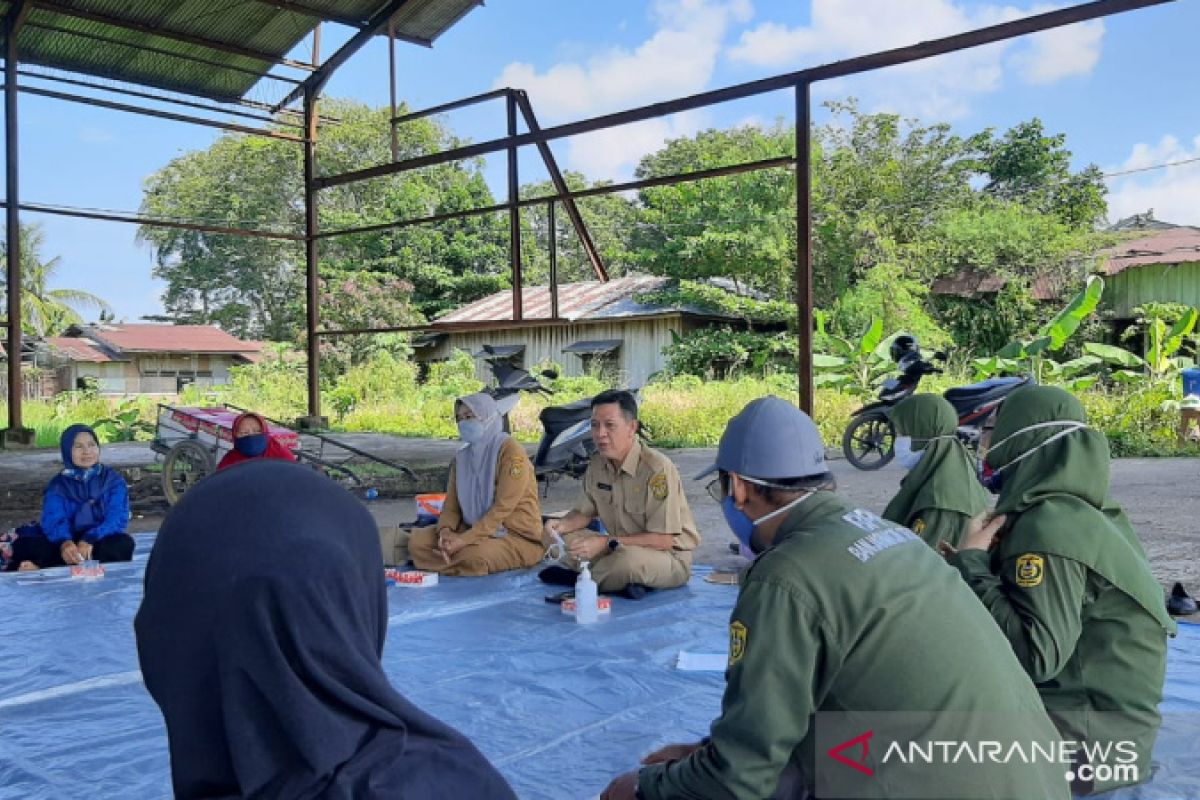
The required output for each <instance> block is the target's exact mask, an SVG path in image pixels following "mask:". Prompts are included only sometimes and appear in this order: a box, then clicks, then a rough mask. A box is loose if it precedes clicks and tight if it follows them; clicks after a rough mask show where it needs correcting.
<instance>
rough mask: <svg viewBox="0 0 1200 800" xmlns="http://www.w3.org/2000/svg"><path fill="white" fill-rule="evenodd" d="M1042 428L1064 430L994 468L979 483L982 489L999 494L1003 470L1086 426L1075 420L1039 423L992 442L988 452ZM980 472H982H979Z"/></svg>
mask: <svg viewBox="0 0 1200 800" xmlns="http://www.w3.org/2000/svg"><path fill="white" fill-rule="evenodd" d="M1042 428H1066V430H1063V431H1059V432H1058V433H1056V434H1054V435H1053V436H1051V437H1050V438H1049V439H1047V440H1046V441H1044V442H1042V443H1041V444H1038V445H1035V446H1034V447H1031V448H1029V449H1028V450H1026V451H1025V452H1024V453H1021V455H1019V456H1017V457H1016V458H1014V459H1013V460H1012V461H1009V462H1008V463H1007V464H1003V465H1001V466H999V467H996V468H995V469H994V470H993V471H992V474H991V475H989V476H988V477H987V478H984V479H983V480H982V481H981V482H982V483H983V487H984V488H985V489H987V490H988V491H989V492H991V493H992V494H1000V491H1001V488H1002V487H1003V486H1004V470H1006V469H1009V468H1010V467H1012V466H1013V465H1015V464H1017V463H1019V462H1021V461H1024V460H1025V459H1027V458H1029V457H1030V456H1031V455H1033V454H1034V453H1036V452H1037V451H1038V450H1041V449H1042V448H1043V447H1045V446H1046V445H1048V444H1050V443H1051V442H1053V441H1055V440H1057V439H1061V438H1062V437H1064V436H1067V435H1069V434H1072V433H1075V432H1076V431H1082V430H1086V429H1087V424H1086V423H1083V422H1078V421H1076V420H1059V421H1055V422H1039V423H1037V424H1036V425H1029V426H1027V427H1024V428H1021V429H1020V430H1019V431H1014V432H1013V433H1011V434H1009V435H1008V436H1005V437H1004V438H1003V439H1001V440H1000V441H998V442H994V443H993V444H992V445H991V446H990V447H988V452H989V453H994V452H996V450H997V449H998V448H999V447H1000V445H1002V444H1004V443H1005V442H1007V441H1008V440H1009V439H1012V438H1015V437H1017V436H1020V435H1021V434H1023V433H1028V432H1029V431H1036V430H1041V429H1042ZM984 458H985V459H986V458H987V456H986V455H985V456H984ZM981 472H982V470H981Z"/></svg>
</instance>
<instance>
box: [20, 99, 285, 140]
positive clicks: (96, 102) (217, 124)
mask: <svg viewBox="0 0 1200 800" xmlns="http://www.w3.org/2000/svg"><path fill="white" fill-rule="evenodd" d="M20 91H22V92H24V93H26V94H34V95H38V96H40V97H52V98H54V99H56V100H66V101H67V102H69V103H82V104H83V105H87V106H97V107H99V108H107V109H111V110H113V111H126V112H128V113H130V114H142V115H144V116H147V117H158V118H159V119H169V120H172V121H174V122H190V123H192V124H193V125H204V126H206V127H209V128H219V129H220V130H223V131H233V132H235V133H247V134H251V135H254V136H265V137H267V138H268V139H283V140H284V141H288V142H303V141H304V137H302V136H296V135H294V134H291V133H283V132H282V131H268V130H263V129H262V128H252V127H250V126H248V125H237V124H234V123H232V122H221V121H219V120H214V119H204V118H203V117H192V116H189V115H187V114H176V113H174V112H171V111H159V110H157V109H153V108H138V107H137V106H131V105H128V104H127V103H116V102H113V101H112V100H101V99H99V98H96V97H80V96H79V95H75V94H67V93H65V92H55V91H52V90H50V89H38V88H35V87H33V86H22V87H20Z"/></svg>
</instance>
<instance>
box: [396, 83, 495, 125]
mask: <svg viewBox="0 0 1200 800" xmlns="http://www.w3.org/2000/svg"><path fill="white" fill-rule="evenodd" d="M510 91H512V90H511V89H496V90H494V91H491V92H484V93H483V94H477V95H474V96H472V97H464V98H463V99H462V100H453V101H451V102H449V103H442V104H440V105H436V106H432V107H430V108H423V109H421V110H420V111H410V112H408V113H407V114H401V115H400V116H395V115H393V116H392V124H393V125H399V124H401V123H405V122H412V121H413V120H414V119H421V118H422V117H430V116H433V115H434V114H443V113H445V112H447V111H454V110H455V109H459V108H465V107H466V106H473V105H475V104H476V103H485V102H487V101H488V100H499V99H500V98H501V97H505V96H507V95H508V93H509V92H510Z"/></svg>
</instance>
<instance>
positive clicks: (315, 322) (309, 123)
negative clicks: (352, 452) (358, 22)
mask: <svg viewBox="0 0 1200 800" xmlns="http://www.w3.org/2000/svg"><path fill="white" fill-rule="evenodd" d="M304 128H305V137H304V265H305V270H304V276H305V289H306V294H305V296H306V298H307V302H306V304H305V305H306V311H307V316H306V320H307V328H306V333H307V350H308V416H309V417H310V418H312V419H313V420H317V419H319V418H320V416H321V339H320V337H319V336H318V335H317V330H318V329H319V328H320V325H321V310H320V303H321V277H320V275H319V274H318V272H317V255H318V251H317V248H318V240H317V238H316V237H317V227H318V226H317V192H316V190H315V189H314V188H313V178H315V177H316V174H317V97H316V93H315V92H314V91H312V90H309V91H306V92H305V93H304Z"/></svg>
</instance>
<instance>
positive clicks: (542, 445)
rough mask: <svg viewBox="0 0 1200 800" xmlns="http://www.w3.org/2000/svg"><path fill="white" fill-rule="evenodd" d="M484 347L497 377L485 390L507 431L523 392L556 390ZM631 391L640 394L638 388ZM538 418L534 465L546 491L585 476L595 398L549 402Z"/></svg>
mask: <svg viewBox="0 0 1200 800" xmlns="http://www.w3.org/2000/svg"><path fill="white" fill-rule="evenodd" d="M483 349H484V352H485V353H487V355H486V356H485V358H484V361H485V362H487V364H488V366H489V367H491V370H492V375H493V376H494V377H495V378H496V385H495V386H494V387H492V388H490V389H484V391H485V392H487V393H488V394H490V395H491V396H492V397H493V398H495V399H496V405H497V407H498V408H499V409H500V413H501V414H502V415H503V416H504V430H505V431H508V430H509V422H508V415H509V413H510V412H511V411H512V410H513V409H514V408H516V406H517V402H518V401H519V400H520V399H521V392H533V393H538V394H544V395H547V396H549V395H551V394H553V393H554V391H553V390H552V389H550V388H549V387H547V386H545V385H544V384H543V383H542V382H541V381H539V380H538V379H537V378H536V377H534V376H533V375H531V374H530V373H529V371H528V370H525V369H522V368H520V367H516V366H513V364H512V362H510V361H508V360H507V359H506V358H503V357H501V356H498V355H496V354H495V353H494V352H493V351H492V349H491V348H490V347H489V346H487V345H484V347H483ZM541 376H542V377H545V378H549V379H551V380H553V379H555V378H557V377H558V373H557V372H555V371H554V370H544V371H542V373H541ZM631 391H632V392H633V396H634V397H635V398H637V397H638V390H636V389H633V390H631ZM538 421H539V422H540V423H541V424H542V438H541V440H540V441H539V442H538V449H537V453H536V454H535V455H534V457H533V469H534V474H535V475H536V476H537V479H538V482H539V483H541V484H542V490H543V492H545V491H546V490H547V489H548V488H549V485H550V483H551V482H552V481H556V480H558V479H559V478H560V477H562V476H564V475H567V476H570V477H572V478H576V479H579V478H582V477H583V473H584V472H585V471H586V470H587V466H588V462H589V461H590V460H591V457H592V454H593V453H595V452H596V443H595V442H594V441H592V398H590V397H585V398H583V399H581V400H576V401H574V402H572V403H565V404H563V405H560V406H547V407H546V408H543V409H542V411H541V413H540V414H538Z"/></svg>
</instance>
